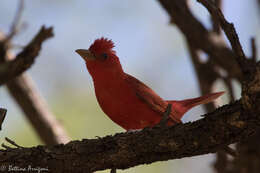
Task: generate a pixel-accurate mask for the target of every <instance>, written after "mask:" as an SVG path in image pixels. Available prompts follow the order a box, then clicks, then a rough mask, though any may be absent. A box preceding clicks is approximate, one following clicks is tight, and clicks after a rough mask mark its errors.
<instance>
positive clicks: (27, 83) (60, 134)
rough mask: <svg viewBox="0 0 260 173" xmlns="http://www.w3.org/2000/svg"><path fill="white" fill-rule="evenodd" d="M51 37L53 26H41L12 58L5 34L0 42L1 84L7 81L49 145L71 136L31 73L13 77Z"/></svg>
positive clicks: (26, 67)
mask: <svg viewBox="0 0 260 173" xmlns="http://www.w3.org/2000/svg"><path fill="white" fill-rule="evenodd" d="M52 36H53V33H52V28H45V27H44V26H43V27H42V28H41V30H40V31H39V32H38V34H37V35H36V36H35V37H34V39H33V40H32V41H31V42H30V43H29V44H28V45H27V46H26V47H25V48H24V49H23V51H22V52H21V53H19V54H18V55H17V56H16V57H15V58H12V56H11V54H10V53H7V51H8V45H6V44H8V42H6V41H5V40H6V39H5V38H6V37H3V39H2V40H1V41H0V43H1V44H0V55H1V56H0V61H1V62H2V64H0V69H1V66H2V67H3V68H2V69H4V70H2V71H0V83H1V82H2V83H4V82H7V88H8V90H9V93H10V94H11V95H12V96H13V97H14V99H15V100H16V102H17V103H18V105H19V106H20V107H21V109H22V110H23V112H24V113H25V116H26V118H27V119H28V120H29V121H30V122H31V124H32V126H33V127H34V128H35V130H36V132H37V133H38V134H39V136H40V138H41V140H42V141H43V142H44V143H46V144H49V145H51V144H60V143H67V142H69V140H70V138H69V137H68V135H67V133H66V131H65V130H64V128H63V127H62V125H61V124H60V122H59V121H58V120H57V119H56V118H55V116H54V115H53V114H52V113H51V112H50V111H49V109H48V107H47V105H46V103H45V100H44V99H43V98H42V97H41V96H40V94H39V92H38V91H37V89H36V87H35V86H34V83H33V81H32V80H31V78H30V76H29V75H28V74H22V75H20V76H18V77H16V76H17V75H19V74H21V73H22V72H23V71H25V70H26V69H28V68H29V67H30V66H31V65H32V63H33V61H34V59H35V58H36V57H37V56H38V54H39V51H40V49H41V44H42V43H43V42H44V41H45V40H46V39H48V38H50V37H52ZM1 72H2V73H1ZM14 77H16V78H14ZM13 78H14V79H13Z"/></svg>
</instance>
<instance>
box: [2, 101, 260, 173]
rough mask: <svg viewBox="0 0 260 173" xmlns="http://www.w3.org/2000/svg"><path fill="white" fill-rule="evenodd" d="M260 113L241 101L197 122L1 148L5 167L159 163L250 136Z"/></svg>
mask: <svg viewBox="0 0 260 173" xmlns="http://www.w3.org/2000/svg"><path fill="white" fill-rule="evenodd" d="M258 115H259V114H258V113H257V114H248V112H244V111H243V107H242V105H241V102H240V101H237V102H235V103H231V104H229V105H226V106H223V107H221V108H219V109H217V110H216V111H214V112H213V113H210V114H208V115H207V116H206V117H205V118H203V119H201V120H198V121H195V122H193V123H186V124H180V125H176V126H172V127H169V128H152V129H150V128H147V129H144V130H142V131H141V132H135V133H120V134H116V135H114V136H106V137H104V138H99V139H90V140H87V139H84V140H82V141H72V142H70V143H68V144H66V145H55V146H37V147H33V148H23V149H21V148H19V149H9V150H0V161H1V164H2V165H6V166H8V165H15V166H19V167H26V166H27V165H32V166H39V167H43V168H46V167H48V169H49V171H50V172H56V173H58V172H93V171H97V170H104V169H110V168H114V169H115V168H116V169H126V168H129V167H133V166H137V165H140V164H149V163H152V162H155V161H164V160H169V159H180V158H184V157H191V156H197V155H202V154H208V153H214V152H216V151H218V150H219V149H220V148H221V147H223V146H225V145H228V144H231V143H234V142H238V141H241V140H244V139H247V138H248V136H250V135H252V134H253V133H254V132H255V130H256V128H259V127H260V118H259V116H258Z"/></svg>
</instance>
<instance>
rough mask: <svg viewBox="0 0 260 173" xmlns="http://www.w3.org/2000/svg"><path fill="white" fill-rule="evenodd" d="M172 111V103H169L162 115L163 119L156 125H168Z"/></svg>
mask: <svg viewBox="0 0 260 173" xmlns="http://www.w3.org/2000/svg"><path fill="white" fill-rule="evenodd" d="M171 111H172V104H168V106H167V108H166V110H165V112H164V114H163V116H162V119H161V121H160V122H159V123H158V124H157V125H156V126H157V127H167V123H168V120H169V116H170V114H171Z"/></svg>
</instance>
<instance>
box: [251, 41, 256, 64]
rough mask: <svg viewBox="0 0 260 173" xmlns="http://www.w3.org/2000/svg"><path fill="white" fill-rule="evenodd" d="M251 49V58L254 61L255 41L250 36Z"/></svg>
mask: <svg viewBox="0 0 260 173" xmlns="http://www.w3.org/2000/svg"><path fill="white" fill-rule="evenodd" d="M251 51H252V60H253V62H256V61H257V60H256V59H257V50H256V43H255V38H254V37H252V38H251Z"/></svg>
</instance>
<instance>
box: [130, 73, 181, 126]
mask: <svg viewBox="0 0 260 173" xmlns="http://www.w3.org/2000/svg"><path fill="white" fill-rule="evenodd" d="M126 75H127V77H126V81H127V82H128V84H129V85H130V87H131V88H132V89H133V90H134V92H135V94H136V96H137V97H138V98H139V99H141V100H142V101H143V102H144V103H146V104H147V106H149V108H151V109H152V110H154V111H156V112H158V113H159V114H160V115H161V116H162V115H163V113H164V112H165V110H166V108H167V105H168V102H166V101H164V100H163V99H162V98H161V97H160V96H158V95H157V94H156V93H155V92H154V91H153V90H152V89H151V88H149V87H148V86H147V85H145V84H144V83H143V82H141V81H139V80H138V79H136V78H135V77H133V76H131V75H129V74H126ZM170 117H171V118H172V116H170ZM174 121H175V122H180V120H177V119H176V120H175V118H174Z"/></svg>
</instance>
